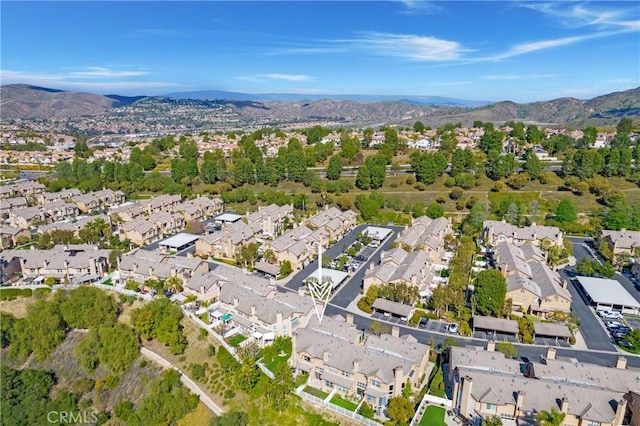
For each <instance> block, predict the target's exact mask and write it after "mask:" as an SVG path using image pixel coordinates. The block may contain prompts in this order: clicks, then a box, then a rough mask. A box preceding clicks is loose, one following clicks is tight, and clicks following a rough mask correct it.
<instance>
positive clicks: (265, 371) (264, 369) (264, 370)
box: [256, 361, 276, 380]
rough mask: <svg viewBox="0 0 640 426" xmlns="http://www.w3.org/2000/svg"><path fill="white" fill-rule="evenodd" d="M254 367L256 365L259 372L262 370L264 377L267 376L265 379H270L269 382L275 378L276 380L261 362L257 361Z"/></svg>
mask: <svg viewBox="0 0 640 426" xmlns="http://www.w3.org/2000/svg"><path fill="white" fill-rule="evenodd" d="M256 365H257V366H258V368H259V369H260V370H262V372H263V373H264V374H266V375H267V377H268V378H270V379H271V380H273V379H275V378H276V376H275V375H274V374H273V373H272V372H271V370H269V369H268V368H267V366H266V365H264V364H263V363H262V362H260V361H258V362H257V363H256Z"/></svg>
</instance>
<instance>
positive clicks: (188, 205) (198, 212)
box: [176, 196, 223, 221]
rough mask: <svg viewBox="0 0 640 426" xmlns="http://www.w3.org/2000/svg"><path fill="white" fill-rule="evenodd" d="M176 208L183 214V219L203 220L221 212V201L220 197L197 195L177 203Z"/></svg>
mask: <svg viewBox="0 0 640 426" xmlns="http://www.w3.org/2000/svg"><path fill="white" fill-rule="evenodd" d="M176 209H177V210H178V211H179V212H181V213H182V214H183V215H184V218H185V220H187V221H191V220H204V219H208V218H210V217H211V216H214V215H216V214H219V213H222V209H223V202H222V200H221V199H220V198H213V199H212V198H209V197H202V196H199V197H198V198H194V199H193V200H187V201H184V202H183V203H181V204H179V205H178V206H177V207H176Z"/></svg>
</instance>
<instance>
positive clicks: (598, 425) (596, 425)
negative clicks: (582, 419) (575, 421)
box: [587, 420, 600, 426]
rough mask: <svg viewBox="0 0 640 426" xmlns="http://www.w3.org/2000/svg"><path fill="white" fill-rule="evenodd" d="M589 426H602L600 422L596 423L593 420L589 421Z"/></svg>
mask: <svg viewBox="0 0 640 426" xmlns="http://www.w3.org/2000/svg"><path fill="white" fill-rule="evenodd" d="M587 426H600V422H594V421H592V420H588V421H587Z"/></svg>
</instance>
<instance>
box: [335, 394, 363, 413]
mask: <svg viewBox="0 0 640 426" xmlns="http://www.w3.org/2000/svg"><path fill="white" fill-rule="evenodd" d="M331 403H332V404H335V405H337V406H338V407H342V408H344V409H347V410H349V411H356V408H358V404H356V403H353V402H351V401H347V400H346V399H342V398H340V397H339V396H334V397H333V398H331Z"/></svg>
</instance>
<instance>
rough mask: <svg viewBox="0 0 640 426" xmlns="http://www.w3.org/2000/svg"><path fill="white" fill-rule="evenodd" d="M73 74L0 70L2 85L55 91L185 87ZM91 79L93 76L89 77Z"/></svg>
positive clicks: (143, 91)
mask: <svg viewBox="0 0 640 426" xmlns="http://www.w3.org/2000/svg"><path fill="white" fill-rule="evenodd" d="M78 77H79V76H78V75H73V73H67V74H48V73H31V72H25V71H16V70H5V69H2V70H0V84H2V85H4V84H16V83H24V84H31V85H34V86H44V87H50V88H55V89H65V90H80V91H89V92H98V93H122V92H127V93H132V94H151V93H155V94H158V93H161V92H162V91H166V90H169V89H181V88H183V87H184V86H183V85H180V84H176V83H171V82H166V81H127V80H123V81H95V80H92V81H83V80H81V79H79V78H78ZM89 78H91V76H89Z"/></svg>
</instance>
